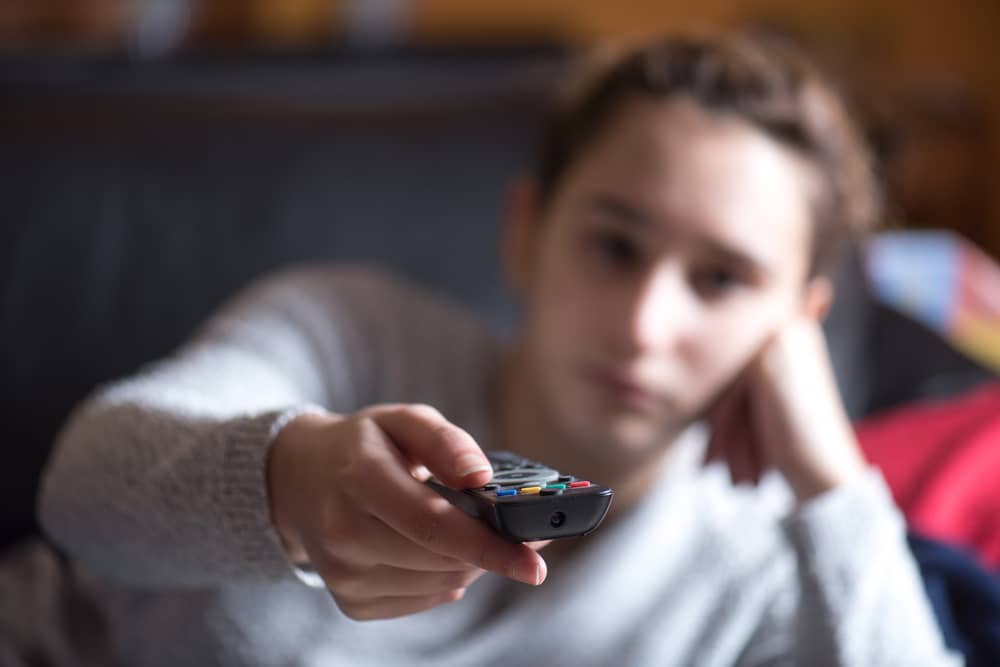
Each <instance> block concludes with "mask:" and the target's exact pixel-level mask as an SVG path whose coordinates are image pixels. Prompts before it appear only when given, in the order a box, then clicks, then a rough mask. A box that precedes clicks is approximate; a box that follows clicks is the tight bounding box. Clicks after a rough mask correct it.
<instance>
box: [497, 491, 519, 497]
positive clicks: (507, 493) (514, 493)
mask: <svg viewBox="0 0 1000 667" xmlns="http://www.w3.org/2000/svg"><path fill="white" fill-rule="evenodd" d="M497 495H498V496H516V495H517V489H500V490H499V491H497Z"/></svg>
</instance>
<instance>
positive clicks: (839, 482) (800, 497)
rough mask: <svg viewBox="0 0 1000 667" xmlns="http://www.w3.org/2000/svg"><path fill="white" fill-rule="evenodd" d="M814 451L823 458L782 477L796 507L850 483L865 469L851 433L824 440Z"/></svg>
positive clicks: (862, 457) (859, 449)
mask: <svg viewBox="0 0 1000 667" xmlns="http://www.w3.org/2000/svg"><path fill="white" fill-rule="evenodd" d="M834 440H836V442H834ZM814 451H820V452H823V453H824V454H825V456H824V457H822V459H820V460H816V461H813V462H811V463H810V464H807V465H803V466H801V467H800V468H798V469H797V470H796V471H794V472H789V473H786V474H785V477H786V478H787V479H788V482H789V485H790V486H791V487H792V490H793V492H794V493H795V497H796V500H797V501H798V504H799V505H802V504H804V503H806V502H808V501H809V500H811V499H813V498H815V497H816V496H819V495H822V494H824V493H827V492H830V491H833V490H834V489H837V488H839V487H841V486H844V485H845V484H849V483H851V482H853V481H854V480H856V479H857V478H859V477H861V476H862V475H864V473H865V471H866V470H867V469H868V463H867V462H866V461H865V458H864V455H863V454H862V452H861V448H860V447H859V446H858V444H857V441H856V440H855V439H854V437H853V434H852V433H848V434H844V435H843V437H841V438H826V442H824V443H822V444H820V445H819V446H818V447H817V449H816V450H814Z"/></svg>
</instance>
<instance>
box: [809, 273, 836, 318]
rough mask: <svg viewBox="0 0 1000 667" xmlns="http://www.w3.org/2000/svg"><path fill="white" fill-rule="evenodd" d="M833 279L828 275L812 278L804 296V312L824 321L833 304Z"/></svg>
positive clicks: (810, 316)
mask: <svg viewBox="0 0 1000 667" xmlns="http://www.w3.org/2000/svg"><path fill="white" fill-rule="evenodd" d="M833 296H834V289H833V281H832V280H830V279H829V278H828V277H826V276H816V277H814V278H810V279H809V282H808V283H806V289H805V293H804V294H803V298H802V314H803V315H805V316H806V317H808V318H810V319H812V320H815V321H817V322H822V321H823V319H825V318H826V314H827V313H829V312H830V306H832V305H833Z"/></svg>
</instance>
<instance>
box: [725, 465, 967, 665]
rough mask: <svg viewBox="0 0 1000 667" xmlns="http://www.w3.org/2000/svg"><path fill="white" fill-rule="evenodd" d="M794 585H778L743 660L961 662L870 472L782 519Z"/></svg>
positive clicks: (879, 481) (877, 477) (900, 524)
mask: <svg viewBox="0 0 1000 667" xmlns="http://www.w3.org/2000/svg"><path fill="white" fill-rule="evenodd" d="M782 529H783V532H784V534H785V536H786V539H787V540H788V541H789V542H790V544H791V545H792V548H793V551H794V553H795V556H796V558H795V567H794V569H795V573H796V574H795V575H794V576H797V586H786V587H785V588H784V590H782V591H779V592H778V595H777V596H776V602H775V604H774V605H773V606H772V608H771V609H769V610H768V613H767V614H765V617H764V618H763V619H762V623H761V625H760V627H759V629H758V631H757V637H756V638H755V640H754V641H752V642H751V651H750V652H751V653H753V654H754V655H753V656H748V659H747V660H745V661H743V663H744V664H748V665H756V666H759V665H817V666H824V665H830V666H831V667H832V666H848V665H850V666H858V667H861V666H866V667H875V666H882V665H885V666H889V665H899V666H900V667H902V666H905V665H922V666H927V667H934V666H938V665H939V666H942V667H944V666H949V667H953V666H955V665H962V664H963V660H962V658H961V656H960V655H957V654H955V653H952V652H949V651H948V649H947V648H946V647H945V645H944V641H943V638H942V635H941V632H940V630H939V629H938V626H937V622H936V620H935V618H934V615H933V611H932V610H931V608H930V603H929V602H928V599H927V597H926V594H925V593H924V589H923V584H922V581H921V578H920V574H919V571H918V569H917V566H916V563H915V562H914V560H913V557H912V555H911V554H910V551H909V547H908V546H907V543H906V533H905V524H904V521H903V519H902V517H901V515H900V513H899V511H898V509H897V508H896V507H895V505H894V504H893V501H892V497H891V495H890V493H889V490H888V488H887V487H886V485H885V481H884V480H883V478H882V475H881V474H880V473H879V472H878V470H876V469H874V468H873V469H871V470H869V471H868V473H867V474H866V475H865V476H863V477H862V478H860V479H858V480H857V481H855V482H853V483H852V484H849V485H847V486H845V487H842V488H840V489H836V490H834V491H831V492H828V493H826V494H823V495H821V496H818V497H816V498H814V499H813V500H811V501H810V502H808V503H807V504H805V505H804V506H803V507H801V508H799V509H798V510H797V511H795V512H794V513H793V514H791V515H790V516H788V517H787V518H785V519H784V521H783V522H782Z"/></svg>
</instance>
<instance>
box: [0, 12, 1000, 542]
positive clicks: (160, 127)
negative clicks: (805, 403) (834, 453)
mask: <svg viewBox="0 0 1000 667" xmlns="http://www.w3.org/2000/svg"><path fill="white" fill-rule="evenodd" d="M721 27H734V28H736V27H738V28H742V29H748V30H757V31H766V32H768V33H771V34H775V35H778V36H781V37H784V38H787V39H790V40H793V41H795V42H797V43H800V44H801V45H803V46H804V47H805V48H806V49H808V50H809V51H811V52H812V53H813V55H814V56H815V58H816V59H818V60H819V61H820V62H821V63H822V64H823V65H824V66H825V67H826V68H827V69H828V70H829V71H830V72H831V73H832V74H833V75H834V76H835V78H836V79H837V81H838V82H839V83H840V84H841V86H842V87H843V89H844V90H845V91H846V92H847V93H848V94H849V95H850V97H851V98H852V99H853V100H854V102H855V105H856V107H857V110H858V113H859V117H860V118H861V120H862V122H863V125H864V127H865V130H866V132H867V133H868V135H869V137H870V139H871V141H872V144H873V147H874V149H875V152H876V155H877V157H878V161H879V162H878V164H879V169H880V172H881V174H882V176H883V178H884V183H885V186H886V189H887V192H888V201H889V204H890V205H889V210H888V213H887V215H886V219H885V221H884V232H885V233H883V234H880V235H879V236H877V237H876V238H875V239H874V240H873V242H872V245H871V249H870V252H868V253H867V254H866V255H865V256H864V257H861V258H859V261H858V262H857V265H856V266H854V267H853V268H852V269H851V271H854V274H851V273H850V271H848V273H849V274H850V275H849V276H848V278H846V279H845V280H847V282H848V283H851V281H852V280H853V281H854V282H853V283H851V284H855V286H857V285H860V288H859V289H860V290H861V292H859V294H860V293H862V292H863V293H865V294H867V292H866V289H865V287H864V286H865V284H869V285H870V286H871V288H872V291H873V293H874V294H875V296H876V297H877V298H878V299H880V300H881V302H884V303H888V304H889V305H891V306H892V309H893V310H892V312H895V313H904V314H906V315H907V316H908V318H906V319H892V318H893V317H895V316H894V315H884V314H882V313H884V312H885V311H883V310H881V308H882V306H881V305H879V306H878V308H879V309H880V310H878V313H880V314H879V315H878V318H883V319H878V318H876V317H875V316H872V315H870V314H869V315H864V314H863V313H862V310H863V309H862V307H861V306H859V305H858V304H859V303H864V304H867V301H865V300H864V299H865V298H867V296H864V297H862V296H858V297H857V300H856V301H857V303H855V302H848V303H847V304H846V305H844V303H839V304H838V309H839V312H842V313H853V315H852V316H847V315H843V316H838V317H837V318H834V322H833V323H832V324H831V328H830V330H831V332H833V333H834V335H833V340H832V341H831V344H832V346H833V347H835V348H836V349H835V350H834V352H835V358H836V361H837V365H838V369H837V370H838V379H840V380H841V383H842V388H843V389H844V391H845V396H846V398H847V401H848V407H849V408H850V410H851V413H852V416H855V417H858V418H860V417H864V416H868V415H870V414H873V413H874V412H877V411H879V410H882V409H885V408H887V407H889V406H891V405H893V404H896V403H898V402H901V401H903V400H905V399H911V398H914V397H919V396H920V395H922V394H921V393H920V392H919V391H917V390H918V389H919V387H921V386H926V387H931V386H933V387H937V388H941V387H945V388H947V390H948V391H957V390H958V389H959V388H963V389H964V388H965V387H967V386H969V385H970V384H971V383H972V380H971V379H969V378H977V379H978V378H981V377H983V376H984V373H989V372H990V369H998V368H1000V303H998V302H1000V271H998V269H997V261H998V258H1000V169H998V167H1000V64H998V63H1000V59H998V58H997V57H996V54H995V40H996V34H997V30H998V28H1000V2H984V1H982V0H954V1H952V2H949V3H942V2H939V1H931V0H883V1H875V0H868V1H862V0H811V1H810V2H808V3H803V2H799V1H796V0H771V1H765V0H742V1H736V0H702V1H701V2H697V3H690V2H679V1H662V2H654V1H651V0H618V1H617V2H614V3H610V2H601V1H598V0H574V1H572V2H570V1H568V0H548V1H546V2H538V0H533V1H528V0H504V1H503V2H487V1H485V0H480V1H469V0H6V1H5V2H3V3H0V216H2V224H0V290H2V292H0V295H2V301H0V410H2V411H3V413H2V419H0V424H2V426H0V428H2V437H3V440H2V445H3V451H4V452H5V453H6V454H7V456H6V457H5V461H4V464H3V466H0V469H4V470H5V472H4V478H3V484H0V508H2V515H0V545H3V544H8V543H10V542H12V541H13V540H16V539H18V538H20V537H23V536H25V535H28V534H30V533H31V532H32V531H34V530H35V525H34V522H33V518H32V502H33V496H34V492H35V488H36V484H37V476H38V472H39V470H40V468H41V466H42V463H43V461H44V459H45V456H46V455H47V452H48V448H49V447H50V445H51V442H52V439H53V437H54V436H55V434H56V432H57V430H58V428H59V426H60V424H61V423H62V422H63V421H64V420H65V418H66V415H67V413H68V411H69V410H70V409H71V407H72V406H73V405H74V404H75V403H77V402H78V401H79V400H81V399H82V398H83V397H84V396H85V395H86V394H87V393H88V392H89V391H90V390H91V389H92V388H93V387H94V386H95V385H96V384H98V383H100V382H104V381H107V380H109V379H111V378H114V377H118V376H121V375H123V374H127V373H131V372H134V371H135V370H136V369H137V368H138V367H139V366H140V365H141V364H142V363H144V362H147V361H149V360H152V359H155V358H157V357H160V356H163V355H165V354H168V353H169V352H170V351H171V350H172V349H173V348H174V347H175V346H177V345H178V344H179V343H180V342H181V341H182V340H183V339H184V338H185V337H186V336H187V335H189V334H190V333H191V331H192V330H193V329H194V327H195V326H196V325H197V324H198V322H200V321H201V320H203V319H204V318H205V317H206V316H207V315H208V313H210V312H211V311H212V310H213V309H214V308H216V307H217V306H218V305H219V304H220V303H221V302H222V300H223V299H225V298H226V297H227V296H228V295H230V294H232V293H233V292H234V291H235V290H236V289H238V288H239V287H241V286H242V285H243V284H245V283H246V282H247V281H248V280H250V279H251V278H253V277H255V276H258V275H260V274H261V273H263V272H266V271H268V270H269V269H272V268H274V267H277V266H280V265H283V264H287V263H289V262H298V261H315V260H327V259H334V260H351V261H378V262H382V263H388V264H390V265H391V266H392V267H394V268H395V269H396V270H397V271H399V272H401V273H403V274H405V275H408V276H410V277H412V278H413V279H415V280H418V281H420V282H422V283H424V284H426V285H429V286H431V287H433V288H435V289H437V290H438V291H441V292H443V293H445V294H446V295H448V296H450V297H452V298H454V299H457V300H459V301H461V302H463V303H465V304H467V305H468V306H469V307H471V308H472V309H473V310H474V311H475V312H477V313H478V314H480V315H481V316H482V317H484V318H485V319H487V320H488V321H489V322H491V323H492V324H493V325H495V326H496V327H497V328H498V329H499V330H501V331H502V330H504V329H505V328H506V327H507V326H508V325H509V322H510V320H511V315H512V306H511V304H510V301H509V298H508V297H507V295H506V293H505V292H504V289H503V286H502V282H501V279H500V273H499V265H498V261H497V256H496V254H497V253H496V237H497V232H498V225H499V223H500V221H501V219H502V215H503V196H504V188H505V185H506V183H507V181H508V179H509V178H510V177H511V176H512V175H514V174H516V173H517V171H519V170H521V169H524V168H526V167H527V166H529V165H530V161H531V157H532V156H531V150H532V145H533V140H534V137H535V135H536V134H537V131H538V126H539V122H540V119H541V115H542V112H543V110H544V108H545V104H546V99H547V96H548V95H549V94H550V93H551V89H552V86H553V83H554V81H556V80H557V79H558V77H559V73H560V72H561V71H562V69H563V68H564V67H565V64H566V62H567V60H568V59H569V58H570V57H571V56H572V54H573V53H574V52H576V51H577V50H578V49H580V48H583V47H587V46H589V45H592V44H594V43H597V42H600V41H602V40H608V39H615V40H618V39H634V38H640V37H643V36H647V35H650V34H653V33H661V32H670V31H678V30H689V29H717V28H721ZM855 274H856V275H855ZM858 276H860V278H859V277H858ZM848 293H850V292H848ZM848 301H850V299H848ZM865 307H866V308H869V310H870V307H869V306H867V305H866V306H865ZM865 312H869V311H865ZM859 313H862V314H859ZM884 318H889V319H888V320H884ZM911 319H912V320H914V321H916V322H918V323H919V326H910V324H909V322H910V320H911ZM876 321H877V322H878V323H880V324H878V326H879V327H881V328H878V329H877V330H876V328H875V327H876V325H875V324H872V323H873V322H876ZM883 321H889V322H890V324H883ZM873 331H874V332H875V333H872V332H873ZM876 339H877V343H872V342H871V341H872V340H876ZM938 339H941V340H944V341H947V343H946V344H944V345H942V346H940V348H937V347H935V348H934V349H935V352H934V355H937V356H933V355H931V354H929V353H926V352H925V351H924V348H922V347H921V345H928V346H933V345H936V344H937V343H933V341H937V340H938ZM859 341H861V342H859ZM901 341H902V343H904V344H902V345H901V344H900V343H901ZM928 341H932V342H928ZM953 348H954V350H957V352H954V353H953V351H952V350H953ZM886 349H889V350H891V353H890V354H889V355H886V354H883V352H884V351H885V350H886ZM899 350H903V352H905V354H903V353H901V352H899ZM892 354H896V355H897V360H896V362H895V364H896V365H895V366H893V367H891V368H883V369H882V370H879V371H878V372H875V371H874V370H872V369H873V368H874V366H873V365H872V364H873V363H874V362H873V361H872V360H873V359H877V360H878V362H879V363H880V364H882V363H888V362H886V361H885V360H886V359H888V358H890V357H891V356H892ZM900 354H902V356H900ZM935 359H936V360H937V361H934V360H935ZM915 360H919V362H920V364H924V365H925V366H926V368H925V371H926V372H923V373H922V374H920V375H919V376H917V375H915V374H914V373H915V371H914V370H913V368H912V367H913V366H918V365H920V364H917V362H916V361H915ZM934 364H937V365H934ZM879 368H882V367H879ZM915 378H917V379H915ZM956 378H958V379H956ZM918 380H919V382H918ZM921 382H922V383H923V384H921ZM935 391H936V390H935ZM906 392H910V393H906ZM914 392H916V393H914ZM928 393H933V392H930V390H928Z"/></svg>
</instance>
